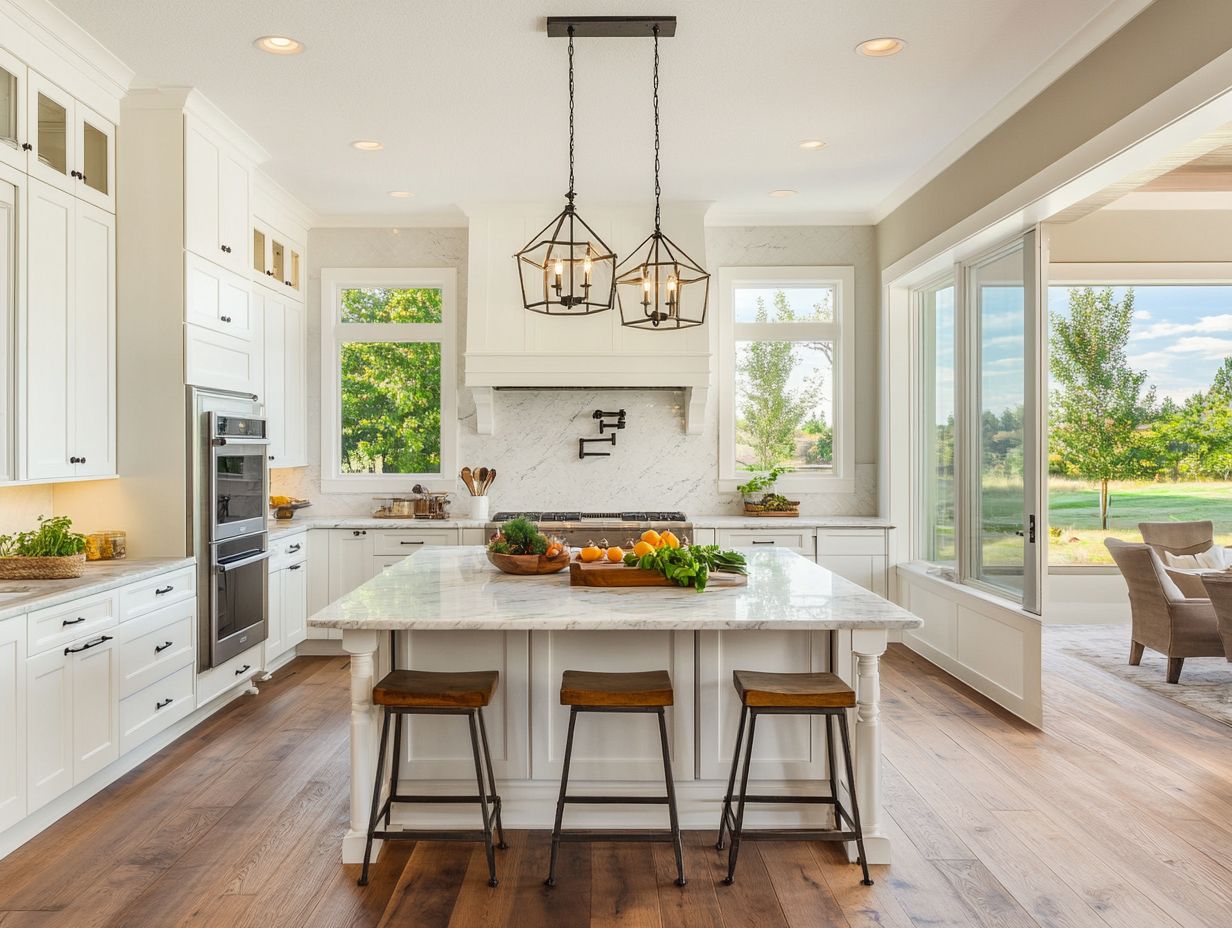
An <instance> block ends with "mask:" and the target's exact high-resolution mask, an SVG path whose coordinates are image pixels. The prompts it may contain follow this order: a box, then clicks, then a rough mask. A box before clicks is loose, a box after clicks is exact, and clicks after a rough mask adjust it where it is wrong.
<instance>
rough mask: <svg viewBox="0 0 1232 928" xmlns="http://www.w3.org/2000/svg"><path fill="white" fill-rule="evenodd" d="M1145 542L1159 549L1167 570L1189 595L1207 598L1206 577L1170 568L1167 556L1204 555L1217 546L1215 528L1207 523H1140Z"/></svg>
mask: <svg viewBox="0 0 1232 928" xmlns="http://www.w3.org/2000/svg"><path fill="white" fill-rule="evenodd" d="M1138 531H1139V532H1141V533H1142V540H1143V541H1144V542H1146V543H1147V544H1148V545H1150V546H1151V547H1152V548H1154V549H1155V553H1156V554H1158V555H1159V559H1160V560H1161V561H1162V562H1163V564H1164V570H1166V571H1168V576H1170V577H1171V578H1172V579H1173V580H1174V581H1175V582H1176V585H1177V586H1178V587H1180V588H1181V592H1182V593H1184V594H1185V595H1186V596H1191V597H1200V598H1202V599H1205V598H1206V589H1205V588H1204V587H1203V586H1202V578H1201V577H1199V576H1196V575H1195V574H1193V573H1190V572H1189V571H1186V570H1176V569H1172V568H1169V567H1168V559H1167V558H1166V557H1165V556H1164V555H1165V554H1173V555H1178V554H1201V553H1202V552H1204V551H1209V550H1210V549H1211V548H1213V547H1214V546H1215V525H1214V523H1213V522H1210V521H1203V522H1139V523H1138Z"/></svg>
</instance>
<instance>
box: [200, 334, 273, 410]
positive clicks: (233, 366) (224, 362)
mask: <svg viewBox="0 0 1232 928" xmlns="http://www.w3.org/2000/svg"><path fill="white" fill-rule="evenodd" d="M261 354H262V352H261V339H259V338H257V339H248V338H237V337H236V336H234V335H227V334H226V333H224V332H219V331H216V330H214V329H210V328H206V327H205V326H200V325H192V324H189V325H186V326H184V381H185V383H189V384H192V385H193V386H197V387H205V388H207V389H214V390H232V391H234V392H236V393H251V394H253V395H254V396H259V395H260V394H261V391H262V390H263V389H264V384H263V383H262V375H261V366H262V363H263V358H262V356H261Z"/></svg>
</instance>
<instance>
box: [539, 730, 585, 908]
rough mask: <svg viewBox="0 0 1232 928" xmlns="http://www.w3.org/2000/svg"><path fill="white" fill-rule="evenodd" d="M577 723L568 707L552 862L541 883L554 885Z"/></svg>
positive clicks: (553, 831) (553, 836) (553, 835)
mask: <svg viewBox="0 0 1232 928" xmlns="http://www.w3.org/2000/svg"><path fill="white" fill-rule="evenodd" d="M576 723H577V707H576V706H570V707H569V734H568V735H567V736H566V737H565V763H564V766H563V767H562V768H561V771H560V797H559V798H558V799H557V800H556V824H555V825H554V826H553V827H552V860H551V863H549V865H548V878H547V879H546V880H544V881H543V882H544V883H545V884H546V885H548V886H555V885H556V857H557V855H558V854H559V853H560V826H561V825H562V824H563V823H564V819H565V792H566V790H567V789H568V788H569V760H570V759H571V758H572V757H573V727H574V725H575V724H576Z"/></svg>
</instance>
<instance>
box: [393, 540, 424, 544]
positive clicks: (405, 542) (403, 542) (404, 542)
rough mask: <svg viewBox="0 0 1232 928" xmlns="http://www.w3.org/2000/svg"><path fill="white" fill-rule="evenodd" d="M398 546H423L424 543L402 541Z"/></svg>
mask: <svg viewBox="0 0 1232 928" xmlns="http://www.w3.org/2000/svg"><path fill="white" fill-rule="evenodd" d="M398 544H400V545H422V544H423V542H422V541H400V542H398Z"/></svg>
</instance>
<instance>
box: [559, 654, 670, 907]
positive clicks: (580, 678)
mask: <svg viewBox="0 0 1232 928" xmlns="http://www.w3.org/2000/svg"><path fill="white" fill-rule="evenodd" d="M673 698H674V697H673V693H672V679H671V677H669V676H668V674H667V671H666V670H650V671H646V672H643V673H592V672H589V671H582V670H566V671H565V672H564V675H563V676H562V678H561V683H560V704H561V705H562V706H568V707H569V734H568V736H567V737H566V738H565V762H564V766H563V768H562V769H561V772H560V798H559V799H558V800H557V801H556V825H555V827H553V829H552V862H551V864H550V866H549V869H548V878H547V879H546V880H544V883H546V884H547V885H548V886H555V885H556V857H557V854H558V852H559V851H560V842H561V841H586V842H592V841H671V842H672V846H673V847H674V848H675V851H676V885H677V886H684V885H685V878H684V852H683V849H682V848H681V844H680V819H679V817H678V816H677V814H676V785H675V783H674V782H673V780H672V759H671V755H670V754H669V753H668V747H667V722H666V721H665V719H664V715H663V710H664V709H665V708H666V707H667V706H670V705H672V702H673ZM579 712H645V713H648V714H653V715H657V716H658V717H659V742H660V744H661V745H662V748H663V780H664V783H665V784H666V786H667V795H666V796H610V795H600V796H595V795H589V796H570V795H568V794H567V790H568V787H569V761H570V759H571V758H572V756H573V728H574V725H575V724H576V722H577V717H578V713H579ZM566 802H580V803H645V804H661V803H666V804H667V814H668V819H669V822H670V831H667V832H663V831H622V832H619V833H617V832H605V833H599V834H596V833H593V832H577V831H561V823H562V821H563V820H564V816H565V803H566Z"/></svg>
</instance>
